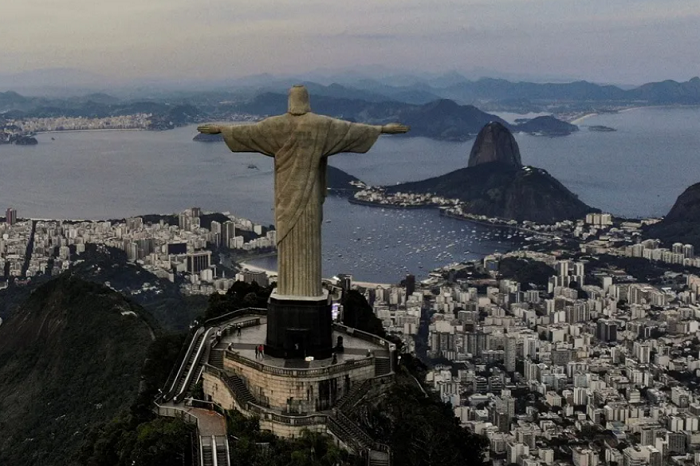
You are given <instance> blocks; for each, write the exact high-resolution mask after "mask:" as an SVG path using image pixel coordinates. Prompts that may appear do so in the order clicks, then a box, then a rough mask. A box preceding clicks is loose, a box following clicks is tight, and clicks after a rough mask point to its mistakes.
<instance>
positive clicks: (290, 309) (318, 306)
mask: <svg viewBox="0 0 700 466" xmlns="http://www.w3.org/2000/svg"><path fill="white" fill-rule="evenodd" d="M332 320H333V319H332V316H331V301H330V298H329V297H328V292H327V291H326V290H324V295H323V296H319V297H317V298H304V297H298V296H282V295H278V294H277V292H276V290H275V291H273V293H272V295H270V299H269V301H268V303H267V341H266V344H265V354H266V355H269V356H273V357H276V358H284V359H300V358H306V357H308V356H313V357H314V359H326V358H330V357H331V355H332V352H333V341H332V340H333V329H332Z"/></svg>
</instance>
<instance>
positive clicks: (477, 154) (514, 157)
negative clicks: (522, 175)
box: [468, 122, 523, 167]
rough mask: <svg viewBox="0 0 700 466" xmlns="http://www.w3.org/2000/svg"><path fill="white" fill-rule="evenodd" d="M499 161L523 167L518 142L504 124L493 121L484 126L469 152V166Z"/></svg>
mask: <svg viewBox="0 0 700 466" xmlns="http://www.w3.org/2000/svg"><path fill="white" fill-rule="evenodd" d="M491 162H499V163H503V164H506V165H513V166H515V167H522V165H523V162H522V161H521V159H520V148H519V147H518V143H517V141H516V140H515V138H514V137H513V134H511V132H510V131H508V128H506V127H505V126H504V125H502V124H501V123H498V122H492V123H489V124H488V125H486V126H484V127H483V128H482V129H481V131H479V134H478V135H477V137H476V141H474V145H473V146H472V150H471V152H470V153H469V164H468V166H469V167H475V166H477V165H481V164H484V163H491Z"/></svg>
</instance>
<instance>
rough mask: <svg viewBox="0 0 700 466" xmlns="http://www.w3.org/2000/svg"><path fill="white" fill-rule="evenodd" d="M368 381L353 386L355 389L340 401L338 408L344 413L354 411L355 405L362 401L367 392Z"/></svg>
mask: <svg viewBox="0 0 700 466" xmlns="http://www.w3.org/2000/svg"><path fill="white" fill-rule="evenodd" d="M366 387H367V381H364V382H361V383H359V384H355V385H353V387H352V388H351V389H350V390H349V391H348V392H347V393H346V394H344V395H343V396H342V397H340V399H339V400H338V403H337V404H336V406H337V407H338V409H339V410H341V411H343V412H349V411H352V409H353V408H354V407H355V405H356V404H357V403H358V402H359V401H360V400H361V399H362V397H363V396H364V394H365V392H366Z"/></svg>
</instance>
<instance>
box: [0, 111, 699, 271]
mask: <svg viewBox="0 0 700 466" xmlns="http://www.w3.org/2000/svg"><path fill="white" fill-rule="evenodd" d="M598 124H600V125H606V126H612V127H614V128H617V129H618V131H617V132H615V133H597V132H589V131H587V130H586V128H585V127H582V131H580V132H579V133H576V134H574V135H571V136H568V137H564V138H552V139H550V138H538V137H532V136H526V135H518V136H517V139H518V143H519V144H520V150H521V154H522V158H523V162H524V163H526V164H532V165H535V166H539V167H542V168H545V169H547V170H548V171H549V172H550V173H552V174H553V175H554V176H556V177H557V178H558V179H559V180H560V181H561V182H562V183H564V184H565V185H566V186H567V187H569V189H571V190H572V191H574V192H575V193H577V194H578V195H579V196H580V198H581V199H582V200H584V201H585V202H587V203H589V204H591V205H593V206H596V207H599V208H601V209H603V210H605V211H609V212H612V213H614V214H617V215H625V216H631V217H635V216H655V215H663V214H665V213H666V212H667V211H668V209H669V208H670V207H671V205H672V204H673V202H674V201H675V199H676V197H677V196H678V195H679V194H680V193H681V192H682V191H683V190H684V189H685V188H686V187H687V186H688V185H690V184H693V183H695V182H698V181H700V170H698V169H697V167H698V161H699V160H700V109H698V108H693V109H641V110H634V111H629V112H625V113H621V114H616V115H605V116H597V117H594V118H590V119H587V120H585V121H584V122H583V123H582V126H583V125H598ZM194 134H195V129H194V126H192V127H186V128H179V129H177V130H174V131H166V132H139V131H128V132H118V131H114V132H109V131H105V132H82V133H55V134H43V135H40V136H39V138H38V139H39V142H40V143H39V145H37V146H33V147H17V146H6V145H2V146H0V210H2V211H4V208H5V206H13V207H15V208H17V209H18V211H19V214H20V216H28V217H35V218H92V219H99V218H117V217H126V216H131V215H138V214H144V213H156V212H158V213H169V212H176V211H180V210H183V209H185V208H187V207H190V206H201V207H202V208H203V209H204V210H211V211H230V212H232V213H234V214H236V215H240V216H244V217H248V218H250V219H252V220H254V221H257V222H260V223H272V221H273V212H272V192H273V183H272V163H271V162H272V159H270V158H267V157H264V156H261V155H255V154H232V153H230V152H229V151H228V149H227V148H226V147H225V146H224V145H223V144H202V143H195V142H193V141H192V140H191V139H192V137H193V136H194ZM52 137H53V138H54V139H55V140H52ZM471 145H472V142H471V141H469V142H466V143H449V142H436V141H431V140H428V139H422V138H391V137H388V136H384V137H382V138H380V140H379V141H378V142H377V144H376V145H375V146H374V148H373V149H372V150H371V151H370V152H369V153H368V154H340V155H336V156H334V157H333V158H332V159H331V165H334V166H336V167H338V168H341V169H343V170H346V171H347V172H349V173H351V174H353V175H355V176H357V177H359V178H361V179H363V180H365V181H366V182H368V183H371V184H390V183H398V182H402V181H412V180H419V179H423V178H426V177H430V176H437V175H441V174H444V173H447V172H449V171H451V170H454V169H456V168H460V167H463V166H465V165H466V163H467V159H468V154H469V151H470V149H471ZM250 164H255V165H256V166H257V167H258V168H259V170H252V169H249V168H248V165H250ZM325 218H326V220H328V222H327V223H325V224H324V257H325V260H326V262H325V270H324V273H325V274H326V275H333V274H335V273H339V272H349V273H353V274H354V275H355V276H356V277H357V278H358V279H360V280H367V281H394V280H398V279H399V278H401V277H402V276H403V275H405V273H406V272H413V273H416V274H417V275H424V274H425V272H426V271H428V270H429V269H430V268H432V267H435V266H439V265H443V264H445V263H448V262H451V261H453V260H463V259H473V258H476V257H480V256H482V255H484V254H488V253H490V252H493V251H494V250H496V249H498V250H501V251H503V250H505V249H507V248H509V247H510V246H509V244H508V239H507V238H505V237H504V238H497V237H496V233H494V232H493V231H490V230H487V229H484V228H480V227H473V226H472V225H471V224H468V223H464V222H459V221H456V220H449V219H444V218H440V217H439V216H438V214H437V212H435V211H429V210H419V211H395V210H382V209H375V208H369V207H362V206H356V205H351V204H349V203H347V202H346V201H344V200H342V199H336V198H328V200H327V201H326V207H325ZM472 230H474V231H472ZM486 235H489V236H490V237H486ZM498 241H502V242H501V243H499V242H498ZM266 265H269V264H266Z"/></svg>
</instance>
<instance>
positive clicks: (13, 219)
mask: <svg viewBox="0 0 700 466" xmlns="http://www.w3.org/2000/svg"><path fill="white" fill-rule="evenodd" d="M5 223H7V224H8V225H14V224H15V223H17V211H16V210H15V209H13V208H12V207H10V208H8V209H7V211H6V212H5Z"/></svg>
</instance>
